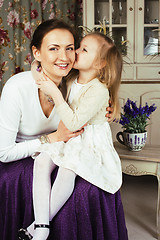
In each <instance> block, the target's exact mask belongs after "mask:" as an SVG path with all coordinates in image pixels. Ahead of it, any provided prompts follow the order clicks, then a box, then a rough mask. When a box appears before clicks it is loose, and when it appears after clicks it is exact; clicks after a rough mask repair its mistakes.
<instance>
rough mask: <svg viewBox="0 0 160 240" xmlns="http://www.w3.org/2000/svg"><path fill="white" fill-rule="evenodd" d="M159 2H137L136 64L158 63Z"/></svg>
mask: <svg viewBox="0 0 160 240" xmlns="http://www.w3.org/2000/svg"><path fill="white" fill-rule="evenodd" d="M159 16H160V1H159V0H144V1H137V20H138V22H139V23H140V22H141V24H138V25H137V33H138V36H137V42H136V46H137V49H138V51H137V59H136V60H137V62H148V61H151V60H152V62H158V57H157V55H158V53H159V43H160V31H159V26H160V25H159V24H160V17H159Z"/></svg>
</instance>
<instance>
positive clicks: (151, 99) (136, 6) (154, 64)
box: [83, 0, 160, 145]
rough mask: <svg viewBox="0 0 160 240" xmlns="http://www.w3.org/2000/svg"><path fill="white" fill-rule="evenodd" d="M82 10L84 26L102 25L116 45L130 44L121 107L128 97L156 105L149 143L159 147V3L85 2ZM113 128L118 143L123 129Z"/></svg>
mask: <svg viewBox="0 0 160 240" xmlns="http://www.w3.org/2000/svg"><path fill="white" fill-rule="evenodd" d="M83 9H84V14H83V25H84V26H86V27H88V28H89V29H95V28H98V27H99V26H100V22H101V23H102V22H103V23H105V28H106V30H107V32H108V33H109V34H110V35H111V36H112V38H113V39H114V41H115V44H121V43H122V42H123V41H127V48H125V49H123V54H124V55H125V56H124V61H126V62H127V64H124V70H123V74H122V84H121V88H120V104H121V106H123V105H124V104H125V102H126V100H127V98H130V99H132V100H133V101H137V103H138V104H139V103H140V104H145V102H148V104H152V103H155V104H156V106H157V110H156V111H155V112H154V113H153V115H151V120H150V121H149V125H148V139H147V142H148V143H150V144H156V145H160V55H158V52H159V53H160V47H159V46H160V30H159V29H160V0H120V1H118V0H83ZM111 127H112V131H113V139H114V140H115V136H116V133H117V132H118V131H120V130H122V129H121V126H120V125H119V124H116V123H113V124H111Z"/></svg>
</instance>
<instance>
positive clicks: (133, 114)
mask: <svg viewBox="0 0 160 240" xmlns="http://www.w3.org/2000/svg"><path fill="white" fill-rule="evenodd" d="M156 108H157V107H156V106H155V104H152V105H151V106H148V104H147V103H146V104H145V106H143V107H142V106H141V105H139V107H137V104H136V102H134V101H132V100H130V99H129V98H128V99H127V102H126V103H125V105H124V107H123V108H122V109H123V113H121V117H120V120H119V124H121V125H122V128H123V130H124V131H123V132H119V133H117V135H116V138H117V140H118V141H119V142H120V143H122V144H124V145H126V146H127V147H128V149H129V150H131V151H140V150H141V149H142V148H143V146H144V145H145V143H146V139H147V131H146V127H147V125H148V123H147V122H148V119H149V117H150V115H151V114H152V113H153V112H154V111H155V110H156ZM120 136H121V137H122V140H121V138H120Z"/></svg>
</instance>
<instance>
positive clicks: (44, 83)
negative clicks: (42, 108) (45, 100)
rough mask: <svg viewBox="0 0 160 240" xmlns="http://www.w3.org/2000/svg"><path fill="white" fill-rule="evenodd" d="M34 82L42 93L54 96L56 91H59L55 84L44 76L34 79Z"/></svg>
mask: <svg viewBox="0 0 160 240" xmlns="http://www.w3.org/2000/svg"><path fill="white" fill-rule="evenodd" d="M36 84H37V86H38V88H39V89H40V90H41V91H42V92H43V93H45V94H47V95H49V96H54V95H55V94H56V93H57V92H59V89H58V88H57V86H56V84H55V83H54V82H53V81H51V80H50V79H49V78H47V77H45V76H43V77H42V78H40V79H38V80H36Z"/></svg>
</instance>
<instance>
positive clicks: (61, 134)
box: [48, 121, 84, 143]
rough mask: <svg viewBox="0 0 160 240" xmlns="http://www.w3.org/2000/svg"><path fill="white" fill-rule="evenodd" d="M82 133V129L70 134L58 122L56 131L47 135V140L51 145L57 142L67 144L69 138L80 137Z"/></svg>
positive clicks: (62, 124)
mask: <svg viewBox="0 0 160 240" xmlns="http://www.w3.org/2000/svg"><path fill="white" fill-rule="evenodd" d="M83 132H84V128H83V127H82V128H81V129H80V130H79V131H77V132H71V131H70V130H68V128H66V126H65V125H64V123H63V122H62V121H60V123H59V125H58V129H57V131H56V132H54V133H50V134H49V135H48V138H49V140H50V142H51V143H53V142H59V141H63V142H67V141H68V140H69V139H70V138H73V137H77V136H78V135H81V134H82V133H83Z"/></svg>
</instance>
